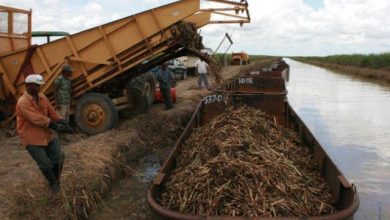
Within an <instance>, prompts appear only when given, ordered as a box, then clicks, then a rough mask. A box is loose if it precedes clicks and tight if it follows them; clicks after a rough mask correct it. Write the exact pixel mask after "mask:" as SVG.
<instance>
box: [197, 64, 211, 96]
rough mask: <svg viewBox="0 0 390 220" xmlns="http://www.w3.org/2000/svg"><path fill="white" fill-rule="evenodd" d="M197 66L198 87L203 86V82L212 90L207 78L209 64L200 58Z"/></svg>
mask: <svg viewBox="0 0 390 220" xmlns="http://www.w3.org/2000/svg"><path fill="white" fill-rule="evenodd" d="M195 66H196V67H197V68H198V88H202V83H204V85H205V86H206V88H207V89H208V90H210V86H209V81H208V80H207V68H208V67H209V65H208V64H207V63H206V62H205V61H204V60H201V59H199V60H198V61H196V62H195Z"/></svg>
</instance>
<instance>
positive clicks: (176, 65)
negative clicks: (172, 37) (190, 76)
mask: <svg viewBox="0 0 390 220" xmlns="http://www.w3.org/2000/svg"><path fill="white" fill-rule="evenodd" d="M166 64H167V66H168V68H169V69H170V70H171V71H172V72H173V74H175V78H176V79H186V78H187V67H186V66H185V65H184V64H183V63H182V62H181V61H180V60H179V59H173V60H169V61H167V62H166Z"/></svg>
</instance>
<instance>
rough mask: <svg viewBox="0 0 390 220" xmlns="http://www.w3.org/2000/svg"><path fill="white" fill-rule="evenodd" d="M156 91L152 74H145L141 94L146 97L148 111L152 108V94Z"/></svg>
mask: <svg viewBox="0 0 390 220" xmlns="http://www.w3.org/2000/svg"><path fill="white" fill-rule="evenodd" d="M155 91H156V80H155V79H154V75H153V73H145V83H144V89H143V92H142V93H143V94H144V95H145V96H146V99H147V100H148V109H147V110H149V108H150V107H152V105H153V103H154V93H155Z"/></svg>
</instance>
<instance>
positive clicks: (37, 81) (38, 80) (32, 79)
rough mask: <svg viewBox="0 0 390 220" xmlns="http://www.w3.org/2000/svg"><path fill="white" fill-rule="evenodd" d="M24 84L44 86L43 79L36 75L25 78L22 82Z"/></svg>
mask: <svg viewBox="0 0 390 220" xmlns="http://www.w3.org/2000/svg"><path fill="white" fill-rule="evenodd" d="M24 82H25V83H35V84H38V85H43V84H45V81H43V77H42V76H41V75H38V74H31V75H28V76H27V77H26V79H25V80H24Z"/></svg>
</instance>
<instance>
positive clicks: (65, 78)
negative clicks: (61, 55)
mask: <svg viewBox="0 0 390 220" xmlns="http://www.w3.org/2000/svg"><path fill="white" fill-rule="evenodd" d="M72 73H73V68H72V67H71V66H70V65H68V64H65V65H64V66H62V73H61V75H60V76H59V77H58V78H57V79H56V81H55V83H54V84H55V100H56V109H57V110H58V113H59V114H60V115H61V116H62V117H63V118H64V120H65V121H66V123H69V114H70V101H71V98H72V81H71V80H70V76H71V75H72Z"/></svg>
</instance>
